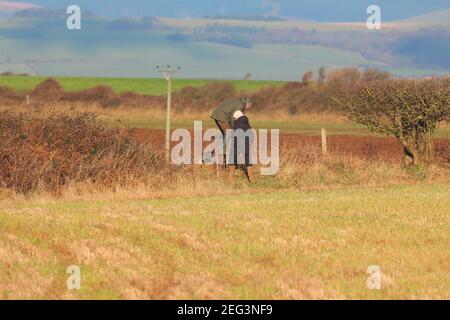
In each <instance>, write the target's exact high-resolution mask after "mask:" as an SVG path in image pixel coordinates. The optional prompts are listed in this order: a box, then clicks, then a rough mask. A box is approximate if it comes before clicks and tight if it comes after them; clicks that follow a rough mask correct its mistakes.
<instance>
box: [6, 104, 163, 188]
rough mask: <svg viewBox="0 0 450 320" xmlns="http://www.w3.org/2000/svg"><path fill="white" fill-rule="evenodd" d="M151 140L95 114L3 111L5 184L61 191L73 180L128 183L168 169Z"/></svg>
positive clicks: (106, 183)
mask: <svg viewBox="0 0 450 320" xmlns="http://www.w3.org/2000/svg"><path fill="white" fill-rule="evenodd" d="M164 166H165V165H164V161H163V160H162V159H161V158H160V156H159V155H158V154H157V153H156V152H155V151H154V150H153V149H152V147H151V146H149V145H142V144H139V143H137V142H136V141H134V140H132V139H130V138H129V136H128V132H127V131H124V130H122V131H119V130H111V129H109V128H106V127H105V126H104V125H103V124H102V123H101V122H100V121H98V120H97V119H96V116H95V115H93V114H82V115H78V116H68V115H64V114H60V115H50V116H48V117H41V118H37V117H33V116H30V115H28V114H24V113H22V114H14V113H12V112H9V111H3V112H1V113H0V184H1V185H0V188H8V189H12V190H14V191H16V192H19V193H29V192H32V191H35V190H38V189H42V190H46V191H52V192H57V191H59V190H60V188H61V187H63V186H65V185H67V184H69V183H72V182H90V183H94V184H101V185H103V186H115V185H123V184H127V183H129V182H131V181H132V180H133V179H139V178H141V177H147V176H148V175H151V174H153V173H156V172H157V171H158V170H162V169H163V168H164Z"/></svg>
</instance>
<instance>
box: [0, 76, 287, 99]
mask: <svg viewBox="0 0 450 320" xmlns="http://www.w3.org/2000/svg"><path fill="white" fill-rule="evenodd" d="M47 78H48V77H22V76H3V77H0V86H7V87H11V88H14V89H17V90H20V91H27V90H32V89H34V88H35V87H36V86H37V85H38V84H39V83H41V82H42V81H44V80H45V79H47ZM55 79H56V80H58V81H59V82H60V83H61V85H62V86H63V87H64V89H65V90H67V91H79V90H82V89H87V88H92V87H95V86H98V85H107V86H110V87H112V88H113V89H114V90H115V91H117V92H126V91H131V92H136V93H141V94H149V95H165V94H167V81H166V80H164V79H162V78H161V79H154V78H153V79H145V78H89V77H55ZM212 81H218V80H201V79H176V80H175V81H173V89H174V90H175V91H176V90H179V89H182V88H184V87H187V86H192V87H200V86H203V85H205V84H207V83H209V82H212ZM227 82H229V83H232V84H233V85H234V86H235V88H236V90H237V91H246V92H254V91H257V90H259V89H261V88H262V87H264V86H269V85H270V86H281V85H283V84H284V83H285V82H283V81H263V80H261V81H252V80H246V81H239V80H230V81H227Z"/></svg>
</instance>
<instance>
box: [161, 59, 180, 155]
mask: <svg viewBox="0 0 450 320" xmlns="http://www.w3.org/2000/svg"><path fill="white" fill-rule="evenodd" d="M156 69H158V72H161V73H162V74H163V75H164V78H165V79H166V80H167V108H166V141H165V154H166V160H167V162H169V161H170V116H171V109H172V78H173V74H174V73H177V72H180V70H181V68H180V67H176V68H172V67H171V66H170V65H167V66H166V68H165V69H161V68H160V66H157V67H156Z"/></svg>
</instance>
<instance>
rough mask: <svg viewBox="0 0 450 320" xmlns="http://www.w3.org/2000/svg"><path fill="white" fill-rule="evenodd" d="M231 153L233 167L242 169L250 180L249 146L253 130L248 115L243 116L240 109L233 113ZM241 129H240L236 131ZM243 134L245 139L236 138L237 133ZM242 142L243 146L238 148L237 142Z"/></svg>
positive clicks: (252, 137) (252, 138)
mask: <svg viewBox="0 0 450 320" xmlns="http://www.w3.org/2000/svg"><path fill="white" fill-rule="evenodd" d="M233 119H234V122H233V130H234V135H233V151H234V152H233V153H232V154H231V155H230V157H234V161H229V163H232V164H233V166H234V169H238V170H242V171H243V172H244V174H245V176H246V177H247V180H248V181H251V176H252V174H251V173H252V171H251V166H252V161H251V146H252V143H253V140H254V136H253V130H252V127H251V125H250V121H249V120H248V117H247V116H245V115H244V114H243V113H242V112H241V111H236V112H235V113H234V114H233ZM238 130H242V131H238ZM239 132H240V134H242V133H244V134H245V140H242V139H238V137H237V134H239ZM239 141H241V143H244V146H243V147H242V146H241V148H239V146H238V143H239Z"/></svg>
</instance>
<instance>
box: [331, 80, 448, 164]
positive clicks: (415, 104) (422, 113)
mask: <svg viewBox="0 0 450 320" xmlns="http://www.w3.org/2000/svg"><path fill="white" fill-rule="evenodd" d="M335 101H337V102H338V103H339V105H340V106H341V107H342V109H343V110H344V111H345V112H346V113H347V115H348V117H349V119H351V120H353V121H356V122H357V123H360V124H363V125H365V126H366V127H368V128H369V130H371V131H373V132H377V133H381V134H387V135H392V136H395V137H396V138H397V139H398V140H399V141H400V143H401V144H402V146H403V149H404V153H405V162H406V164H407V165H411V164H412V165H422V164H428V163H429V162H430V161H431V160H432V157H433V154H432V136H433V133H434V131H435V130H436V127H437V126H438V124H439V122H441V121H444V120H446V121H448V120H449V118H450V79H449V78H446V79H444V78H441V79H431V80H385V81H373V82H368V83H362V82H361V83H358V84H356V85H354V86H353V87H352V88H350V89H348V91H347V92H346V93H345V94H344V95H343V96H342V97H341V98H337V99H336V98H335Z"/></svg>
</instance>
